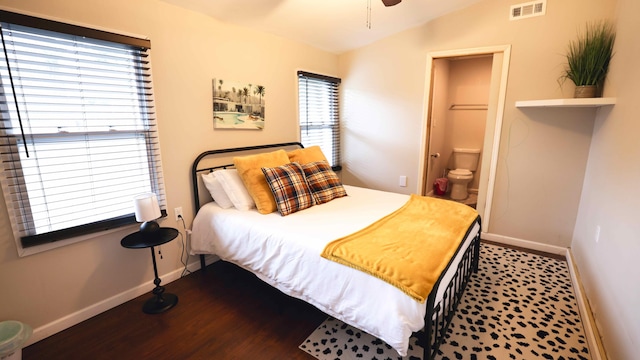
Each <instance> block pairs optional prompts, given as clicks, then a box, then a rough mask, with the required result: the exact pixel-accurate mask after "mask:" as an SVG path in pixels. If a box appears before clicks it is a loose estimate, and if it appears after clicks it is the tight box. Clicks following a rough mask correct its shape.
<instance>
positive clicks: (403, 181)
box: [398, 175, 407, 187]
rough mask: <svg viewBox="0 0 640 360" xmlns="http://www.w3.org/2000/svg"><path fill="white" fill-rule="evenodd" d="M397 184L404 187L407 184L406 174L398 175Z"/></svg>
mask: <svg viewBox="0 0 640 360" xmlns="http://www.w3.org/2000/svg"><path fill="white" fill-rule="evenodd" d="M398 185H400V187H406V186H407V177H406V176H404V175H403V176H400V179H398Z"/></svg>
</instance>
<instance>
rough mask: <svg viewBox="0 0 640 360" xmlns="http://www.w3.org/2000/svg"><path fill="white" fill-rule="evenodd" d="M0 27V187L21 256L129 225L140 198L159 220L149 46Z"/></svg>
mask: <svg viewBox="0 0 640 360" xmlns="http://www.w3.org/2000/svg"><path fill="white" fill-rule="evenodd" d="M7 19H9V20H15V22H19V23H20V24H16V23H10V22H6V21H7ZM32 24H33V25H34V26H37V27H31V26H29V25H32ZM0 26H1V31H2V44H3V51H2V52H0V56H1V57H2V58H1V59H0V82H1V86H0V116H1V119H0V156H1V160H2V162H1V163H2V170H3V172H2V175H3V176H2V179H1V180H2V189H3V193H4V197H5V201H6V203H7V209H8V210H9V216H10V221H11V224H12V226H13V230H14V234H15V236H16V237H17V238H19V239H20V243H21V245H22V247H23V248H26V247H30V246H34V245H39V244H43V243H48V242H52V241H57V240H61V239H66V238H70V237H74V236H78V235H84V234H88V233H92V232H96V231H101V230H106V229H110V228H114V227H117V226H122V225H125V224H130V223H134V222H135V218H134V215H133V197H134V196H135V195H137V194H139V193H143V192H154V193H156V195H157V196H158V202H159V203H160V207H161V209H163V214H166V210H165V208H166V200H165V193H164V182H163V179H162V167H161V162H160V148H159V143H158V131H157V124H156V119H155V112H154V103H153V93H152V82H151V69H150V63H149V53H150V46H149V45H150V44H149V42H148V41H146V40H141V39H137V38H128V37H124V36H121V35H114V36H111V35H113V34H110V33H104V32H100V31H98V32H97V33H96V31H95V30H92V29H86V28H81V27H77V26H73V25H69V26H65V24H61V23H58V22H52V21H48V20H44V19H37V18H31V17H26V16H24V15H16V14H13V13H7V12H0ZM46 28H55V29H56V30H60V29H62V30H69V31H68V33H67V32H59V31H51V30H47V29H46ZM94 33H95V34H97V36H96V37H94V38H92V37H87V34H94ZM103 35H106V36H103ZM105 39H109V40H105ZM128 39H131V41H128ZM110 40H115V41H110ZM141 42H142V43H143V44H144V45H145V46H143V47H141V46H140V43H141Z"/></svg>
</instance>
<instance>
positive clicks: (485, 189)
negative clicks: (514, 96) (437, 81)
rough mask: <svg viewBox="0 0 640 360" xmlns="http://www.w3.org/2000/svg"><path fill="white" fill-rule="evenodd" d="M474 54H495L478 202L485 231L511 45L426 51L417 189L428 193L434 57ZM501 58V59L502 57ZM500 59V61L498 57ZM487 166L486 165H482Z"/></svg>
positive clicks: (498, 147) (490, 203)
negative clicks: (427, 180)
mask: <svg viewBox="0 0 640 360" xmlns="http://www.w3.org/2000/svg"><path fill="white" fill-rule="evenodd" d="M473 55H493V59H494V61H493V63H492V68H491V84H490V89H489V92H490V95H489V103H488V109H487V123H486V126H485V137H484V146H483V148H482V163H483V164H489V171H484V170H483V171H481V174H480V183H479V186H478V204H477V206H476V210H477V211H478V214H480V216H481V218H482V230H483V231H482V232H483V233H487V232H488V229H489V224H490V218H491V206H492V203H493V193H494V187H495V182H496V170H497V167H498V150H499V149H500V134H501V133H502V123H503V118H504V106H505V99H506V93H507V78H508V75H509V62H510V59H511V45H498V46H489V47H478V48H469V49H457V50H446V51H434V52H430V53H428V54H427V68H426V80H425V93H424V102H423V103H424V109H423V116H422V134H421V141H420V165H419V166H420V167H419V171H420V176H419V181H418V188H417V193H418V194H422V195H426V185H427V184H425V182H426V177H427V169H428V165H429V145H430V142H431V106H432V101H431V98H432V88H433V80H434V79H433V72H434V59H441V58H455V57H462V56H473ZM500 59H502V61H499V60H500ZM496 60H498V61H496ZM483 168H484V166H483Z"/></svg>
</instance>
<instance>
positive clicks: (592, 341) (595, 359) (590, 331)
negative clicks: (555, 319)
mask: <svg viewBox="0 0 640 360" xmlns="http://www.w3.org/2000/svg"><path fill="white" fill-rule="evenodd" d="M567 264H568V267H569V273H570V274H571V283H572V284H573V290H574V291H575V293H576V301H577V302H578V309H579V310H580V317H581V318H582V325H583V326H584V331H585V335H586V337H587V343H588V344H589V350H591V351H590V355H591V359H592V360H607V354H606V352H605V350H604V346H603V345H602V342H601V341H600V333H599V332H598V327H597V326H596V324H595V318H594V317H593V315H592V314H593V313H592V312H591V306H589V299H588V298H587V295H586V294H585V292H584V289H583V287H582V280H581V279H580V273H579V272H578V268H577V267H576V265H575V263H574V260H573V253H572V252H571V248H569V249H567Z"/></svg>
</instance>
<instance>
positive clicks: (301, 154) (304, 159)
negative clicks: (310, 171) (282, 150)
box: [287, 146, 327, 165]
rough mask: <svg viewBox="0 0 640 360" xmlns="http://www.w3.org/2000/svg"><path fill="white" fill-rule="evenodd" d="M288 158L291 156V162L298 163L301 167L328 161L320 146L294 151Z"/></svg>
mask: <svg viewBox="0 0 640 360" xmlns="http://www.w3.org/2000/svg"><path fill="white" fill-rule="evenodd" d="M287 156H289V161H291V162H297V163H298V164H301V165H304V164H308V163H311V162H318V161H327V158H326V157H325V156H324V154H323V153H322V150H321V149H320V146H309V147H308V148H304V149H297V150H292V151H289V152H288V153H287Z"/></svg>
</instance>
